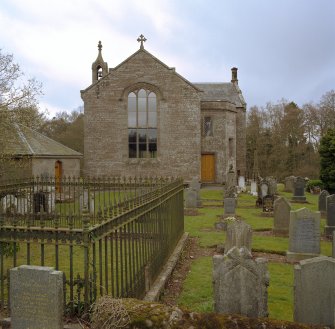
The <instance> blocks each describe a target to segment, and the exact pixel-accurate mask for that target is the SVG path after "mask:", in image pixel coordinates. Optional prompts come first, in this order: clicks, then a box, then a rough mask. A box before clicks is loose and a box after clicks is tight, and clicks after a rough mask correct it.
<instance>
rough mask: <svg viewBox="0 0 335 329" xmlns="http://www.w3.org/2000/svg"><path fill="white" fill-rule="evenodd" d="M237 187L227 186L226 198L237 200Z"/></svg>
mask: <svg viewBox="0 0 335 329" xmlns="http://www.w3.org/2000/svg"><path fill="white" fill-rule="evenodd" d="M236 196H237V194H236V187H235V186H226V187H225V190H224V197H225V198H236Z"/></svg>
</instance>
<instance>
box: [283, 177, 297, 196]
mask: <svg viewBox="0 0 335 329" xmlns="http://www.w3.org/2000/svg"><path fill="white" fill-rule="evenodd" d="M294 180H295V176H289V177H286V178H285V192H293V190H294Z"/></svg>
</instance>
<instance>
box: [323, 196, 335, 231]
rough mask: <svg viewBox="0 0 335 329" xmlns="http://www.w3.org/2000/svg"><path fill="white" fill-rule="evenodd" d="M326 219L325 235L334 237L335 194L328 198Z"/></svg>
mask: <svg viewBox="0 0 335 329" xmlns="http://www.w3.org/2000/svg"><path fill="white" fill-rule="evenodd" d="M326 218H327V224H326V226H325V234H326V235H329V236H332V234H333V231H335V194H332V195H329V196H327V198H326Z"/></svg>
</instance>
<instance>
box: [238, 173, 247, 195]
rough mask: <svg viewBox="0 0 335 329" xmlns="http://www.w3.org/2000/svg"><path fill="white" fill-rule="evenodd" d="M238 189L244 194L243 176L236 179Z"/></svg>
mask: <svg viewBox="0 0 335 329" xmlns="http://www.w3.org/2000/svg"><path fill="white" fill-rule="evenodd" d="M238 187H239V188H240V190H241V191H242V192H245V178H244V176H239V177H238Z"/></svg>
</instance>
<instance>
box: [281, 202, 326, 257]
mask: <svg viewBox="0 0 335 329" xmlns="http://www.w3.org/2000/svg"><path fill="white" fill-rule="evenodd" d="M319 254H320V212H319V211H316V212H312V211H310V210H309V209H307V208H302V209H299V210H296V211H291V212H290V228H289V250H288V251H287V253H286V257H287V260H288V261H290V262H291V261H292V262H294V261H299V260H302V259H306V258H312V257H317V256H319Z"/></svg>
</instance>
